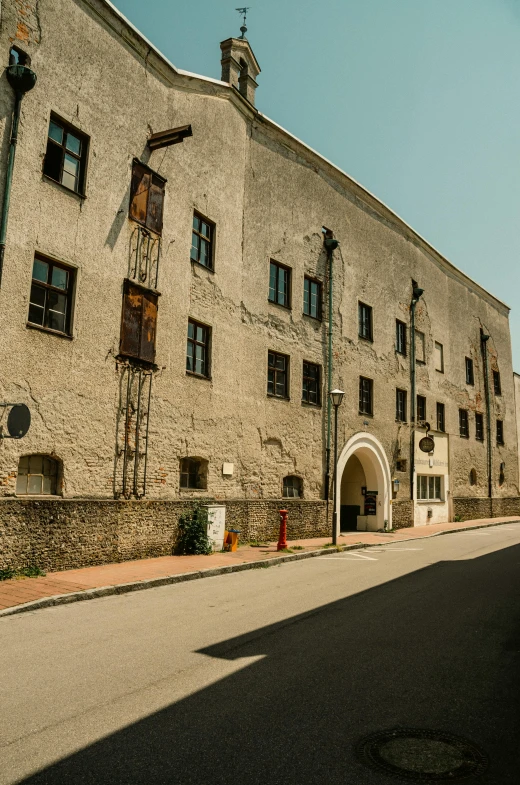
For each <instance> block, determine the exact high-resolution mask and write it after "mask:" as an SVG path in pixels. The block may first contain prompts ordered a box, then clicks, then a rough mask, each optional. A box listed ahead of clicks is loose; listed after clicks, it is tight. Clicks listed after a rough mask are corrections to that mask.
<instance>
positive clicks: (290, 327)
mask: <svg viewBox="0 0 520 785" xmlns="http://www.w3.org/2000/svg"><path fill="white" fill-rule="evenodd" d="M220 46H221V63H222V80H216V79H210V78H207V77H202V76H198V75H194V74H191V73H187V72H185V71H181V70H179V69H177V68H175V67H174V66H173V65H172V64H171V63H170V62H168V60H167V59H166V58H165V57H163V56H162V55H161V54H160V53H159V52H158V51H157V50H156V49H155V48H154V47H153V46H152V45H151V44H150V43H149V42H148V41H147V40H146V39H145V38H144V37H143V36H142V35H141V34H140V33H139V32H138V31H137V30H136V29H135V28H134V27H133V26H132V25H130V24H129V23H128V22H127V21H126V20H125V19H124V17H123V16H122V15H121V14H120V13H119V12H118V11H116V10H115V9H114V8H113V6H112V5H111V4H110V3H108V2H104V0H39V2H36V0H24V2H23V3H22V2H20V0H8V2H6V1H5V0H4V2H2V11H1V37H0V52H3V57H4V64H5V67H6V70H5V71H4V73H3V76H2V80H1V83H0V102H1V110H2V111H1V115H0V123H1V127H2V140H3V141H2V149H1V184H2V188H3V196H2V204H3V209H4V215H5V216H6V219H7V233H6V236H5V252H4V251H3V250H2V251H1V252H2V253H3V269H2V278H1V289H0V320H1V326H0V335H1V345H0V353H1V357H0V367H1V369H2V370H1V375H0V399H1V400H2V401H4V402H10V403H12V402H15V403H16V402H18V403H25V404H27V405H28V406H29V408H30V410H31V413H32V425H31V428H30V430H29V432H28V433H27V435H26V436H25V437H24V438H23V439H19V440H17V439H3V440H1V442H0V493H1V494H2V498H1V500H0V538H1V539H0V544H1V548H2V552H3V560H4V562H9V563H11V564H14V565H17V564H21V563H22V562H28V561H33V562H37V563H40V564H43V565H44V566H72V565H75V564H86V563H94V562H99V561H105V560H108V559H110V560H114V559H120V558H128V557H134V556H141V555H149V554H159V553H167V552H169V550H170V549H171V547H172V543H173V542H174V540H175V531H176V522H177V519H178V515H179V513H180V512H181V511H182V510H184V509H185V508H186V507H187V506H189V505H191V504H192V503H193V501H194V500H195V499H202V500H204V501H205V502H207V503H210V502H219V503H221V504H224V505H225V507H226V516H227V521H228V524H234V525H236V526H237V527H238V528H240V529H241V530H242V536H243V537H245V538H253V537H266V536H273V534H274V533H275V532H276V530H277V525H278V510H279V508H280V506H281V505H285V504H287V505H289V533H290V534H292V535H298V536H301V535H307V536H311V535H313V534H314V535H320V534H325V533H326V532H328V531H330V517H331V511H332V501H331V499H329V500H328V501H327V495H329V496H330V494H329V490H328V489H330V484H331V482H330V480H331V475H332V464H333V450H332V448H333V446H334V445H333V440H332V436H333V429H329V422H330V420H332V421H333V416H332V412H331V411H330V406H329V404H328V395H327V391H328V389H329V378H330V382H331V385H332V387H335V388H340V389H341V390H343V391H344V393H345V395H344V399H343V402H342V404H341V406H340V407H339V410H338V451H337V452H338V463H337V469H338V489H339V490H338V498H337V511H338V525H339V526H340V527H341V529H344V530H348V529H355V528H365V527H366V528H369V529H382V528H384V527H385V526H388V527H390V526H392V525H393V526H394V527H395V526H411V525H414V524H415V525H419V524H424V523H426V522H427V521H438V520H447V519H452V518H453V517H454V516H461V517H463V518H468V517H479V516H484V515H489V514H492V513H494V514H507V513H511V512H512V513H515V514H516V513H517V512H520V500H519V489H518V451H517V434H516V425H515V404H514V392H513V373H512V365H511V346H510V335H509V324H508V310H509V309H508V307H507V306H506V305H504V304H503V303H502V302H500V301H499V300H497V299H496V298H495V297H493V295H491V294H489V293H488V292H487V291H485V290H484V289H483V288H482V287H480V286H479V285H478V284H477V283H475V282H474V281H472V280H471V279H470V278H469V277H468V276H467V275H465V274H464V273H462V272H460V271H459V270H457V269H456V268H455V267H454V266H453V265H452V264H451V263H450V262H449V261H447V260H446V259H445V258H444V257H443V256H442V255H441V254H440V253H439V252H438V251H436V250H435V249H434V248H432V247H431V246H430V245H429V244H428V243H427V242H426V241H425V240H424V239H423V238H422V237H420V236H419V235H418V234H417V233H416V232H414V230H413V229H411V228H410V227H409V226H408V225H407V224H406V223H404V221H403V220H401V219H400V218H399V217H398V216H397V215H395V213H393V212H392V211H391V210H390V209H389V208H388V207H386V206H385V205H384V204H382V203H381V202H380V201H379V200H378V199H377V198H376V197H374V196H373V195H372V194H370V193H369V192H367V191H366V190H365V189H364V188H363V187H362V186H360V185H359V184H358V183H356V182H355V181H353V180H352V179H351V178H350V177H349V176H348V175H346V174H345V173H344V172H342V171H340V170H339V169H338V168H337V167H335V166H334V165H333V164H331V163H330V162H329V161H327V160H325V159H324V158H322V157H321V156H320V155H319V154H318V153H316V152H315V151H313V150H311V149H309V148H308V147H307V146H306V145H305V144H303V143H302V142H301V141H299V140H298V139H296V138H295V137H294V136H292V135H291V134H289V133H288V132H287V131H285V130H284V129H282V128H280V127H279V126H278V125H277V124H276V123H274V122H273V121H271V120H269V119H268V118H267V117H265V116H264V115H263V114H262V113H261V112H260V111H259V110H258V109H257V107H256V105H255V104H256V103H258V101H256V100H255V91H256V88H257V79H259V73H260V68H259V65H258V63H257V61H256V58H255V56H254V54H253V51H252V49H251V47H250V45H249V43H248V41H247V40H246V39H241V38H230V39H228V40H227V41H224V42H223V43H222V44H221V45H220ZM9 62H10V63H11V66H10V67H9V68H8V65H9ZM28 69H30V71H31V72H33V73H34V74H35V75H36V83H35V85H34V87H32V85H29V84H28V82H27V79H28V80H29V81H30V77H31V74H30V71H29V70H28ZM24 80H25V81H24ZM22 82H23V89H24V90H26V92H24V93H23V94H22V93H20V90H21V89H22V88H21V85H22ZM29 86H31V87H32V89H27V88H28V87H29ZM17 91H18V93H19V95H18V99H17V98H16V94H17ZM17 106H18V107H19V108H21V112H20V121H19V127H18V134H17V144H16V145H15V149H16V156H15V159H14V168H13V173H12V182H11V185H10V187H9V189H8V188H7V187H5V183H6V182H7V181H8V179H9V177H8V170H9V167H8V161H9V154H10V150H11V149H12V148H13V147H14V146H13V145H12V144H10V139H11V137H12V127H13V117H15V116H16V113H17ZM15 135H16V134H15ZM7 190H9V192H10V200H9V204H8V205H7V204H6V203H7V200H6V198H5V196H6V192H7ZM336 241H338V242H339V246H337V247H336V245H337V243H336ZM0 246H1V243H0ZM0 250H1V248H0ZM420 290H422V292H421V291H420ZM414 293H415V294H414ZM329 309H330V314H331V320H330V325H331V327H330V331H329ZM412 316H413V318H414V319H415V329H414V331H413V332H412V322H411V320H412ZM329 332H330V333H331V349H332V351H330V350H329ZM414 336H415V347H414V353H415V362H413V357H412V343H413V341H411V338H412V337H414ZM411 360H412V361H411ZM412 404H413V406H412ZM7 410H8V409H7V408H6V409H5V410H4V414H5V412H7ZM329 416H330V419H329ZM425 423H428V426H429V428H427V427H425ZM4 425H5V422H4ZM331 431H332V432H331ZM427 432H429V436H430V437H433V445H430V451H429V452H423V451H422V449H420V447H419V442H420V441H421V440H422V439H423V438H424V437H425V436H426V434H427ZM4 433H5V432H4ZM328 434H330V437H329V436H328ZM422 444H423V447H424V442H423V443H422ZM432 446H433V450H432V449H431V447H432ZM327 448H329V450H328V449H327ZM328 456H330V457H329V460H327V458H328ZM328 467H329V469H330V471H328Z"/></svg>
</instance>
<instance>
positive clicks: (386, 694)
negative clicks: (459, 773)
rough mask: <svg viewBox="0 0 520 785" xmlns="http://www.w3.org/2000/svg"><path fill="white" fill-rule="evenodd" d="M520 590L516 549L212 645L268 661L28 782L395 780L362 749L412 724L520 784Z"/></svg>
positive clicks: (486, 778) (519, 550) (490, 774)
mask: <svg viewBox="0 0 520 785" xmlns="http://www.w3.org/2000/svg"><path fill="white" fill-rule="evenodd" d="M224 580H225V579H224ZM519 584H520V546H514V547H511V548H505V549H503V550H499V551H497V552H494V553H491V554H489V555H485V556H482V557H480V558H476V559H470V560H467V561H452V562H440V563H437V564H434V565H432V566H430V567H427V568H425V569H423V570H419V571H417V572H414V573H412V574H409V575H406V576H404V577H402V578H399V579H397V580H394V581H390V582H388V583H385V584H383V585H380V586H377V587H375V588H372V589H370V590H368V591H364V592H362V593H360V594H357V595H355V596H352V597H349V598H346V599H344V600H340V601H337V602H334V603H331V604H329V605H325V606H322V607H321V608H319V609H317V610H315V611H314V612H311V613H306V614H302V615H301V616H296V617H293V618H290V619H287V620H286V621H285V622H283V623H279V624H273V625H272V626H268V627H264V628H262V629H258V630H256V631H255V632H253V633H251V634H248V635H244V636H240V637H237V638H233V639H229V640H227V641H225V642H223V643H219V644H218V645H215V646H211V647H209V648H206V649H204V650H203V653H204V654H206V655H207V656H208V657H221V658H226V659H235V658H240V657H247V656H253V655H259V654H260V655H265V656H264V658H263V659H261V660H258V661H257V662H255V663H254V664H252V665H250V666H248V667H246V668H244V669H243V670H240V671H238V672H237V673H235V674H233V675H232V676H229V677H227V678H224V679H222V680H221V681H219V682H218V683H216V684H213V685H211V686H210V687H208V688H206V689H203V690H201V691H200V692H198V693H196V694H194V695H191V696H189V697H187V698H186V699H184V700H182V701H180V702H178V703H176V704H173V705H171V706H169V707H168V708H166V709H164V710H162V711H159V712H157V713H155V714H153V715H151V716H149V717H147V718H146V719H143V720H141V721H139V722H137V723H135V724H133V725H131V726H129V727H126V728H124V729H123V730H121V731H119V732H117V733H114V734H113V735H111V736H109V737H107V738H104V739H102V740H100V741H99V742H97V743H95V744H93V745H92V746H90V747H87V748H86V749H83V750H81V751H80V752H78V753H76V754H73V755H71V756H70V757H68V758H66V759H64V760H62V761H60V762H58V763H56V764H54V765H52V766H50V767H48V768H47V769H45V770H43V771H42V772H40V773H38V774H36V775H33V776H31V777H29V778H27V779H26V780H24V782H25V783H31V785H40V784H43V783H47V784H53V785H54V784H55V783H67V785H76V784H77V783H82V784H83V783H92V784H93V783H96V785H102V784H103V783H110V784H111V785H112V784H114V783H121V784H124V785H133V783H143V785H144V783H146V785H151V784H152V783H154V784H155V783H175V784H177V783H179V784H181V783H182V785H186V784H187V783H197V784H198V785H201V784H202V785H214V784H216V783H239V784H240V785H242V784H247V785H249V783H252V784H253V783H254V784H256V783H258V784H259V785H260V783H261V784H262V785H273V784H274V783H284V785H302V783H313V785H314V783H318V784H319V785H321V784H322V783H323V785H325V784H327V785H329V784H333V783H342V785H345V784H346V783H348V784H349V785H363V783H374V784H377V785H386V783H389V782H395V780H394V779H392V778H391V777H386V776H385V775H382V774H379V773H377V772H372V771H371V770H370V769H368V768H366V767H365V766H364V765H363V764H361V763H359V762H358V761H356V759H355V758H354V756H353V752H352V748H353V744H354V743H355V742H356V741H357V740H358V739H359V738H360V737H362V736H364V735H365V734H369V733H372V732H375V731H378V730H381V729H386V728H392V727H395V726H404V727H422V728H433V729H440V730H444V731H447V732H452V733H456V734H460V735H462V736H465V737H466V738H468V739H469V740H472V741H473V742H474V743H475V744H476V745H477V746H479V747H480V748H482V749H483V750H485V751H486V752H487V754H488V756H489V759H490V765H489V769H488V770H487V771H486V772H485V773H484V775H482V776H481V777H480V778H478V782H479V783H486V784H488V785H507V784H508V783H517V782H518V770H517V756H518V729H519V728H518V714H517V707H518V705H519V702H518V694H519V690H518V687H519V677H518V665H519V659H518V655H519V650H520V628H519V624H518V613H519V612H518V607H517V601H518V597H519V596H520V592H519V588H520V586H519ZM316 591H319V579H318V578H317V579H316ZM258 602H259V603H261V602H262V597H261V596H259V597H258ZM473 781H475V782H477V780H474V779H470V780H466V782H473Z"/></svg>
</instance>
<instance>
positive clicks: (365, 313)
mask: <svg viewBox="0 0 520 785" xmlns="http://www.w3.org/2000/svg"><path fill="white" fill-rule="evenodd" d="M358 312H359V337H360V338H366V340H367V341H371V340H372V308H371V307H370V305H365V303H359V304H358Z"/></svg>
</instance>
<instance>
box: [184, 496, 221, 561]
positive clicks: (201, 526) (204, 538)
mask: <svg viewBox="0 0 520 785" xmlns="http://www.w3.org/2000/svg"><path fill="white" fill-rule="evenodd" d="M175 551H176V553H179V554H182V555H184V556H187V555H196V554H199V555H200V554H203V555H207V554H209V553H211V552H212V547H211V543H210V541H209V540H208V510H207V508H206V507H203V506H202V505H199V504H197V505H196V506H195V507H193V509H192V510H189V511H188V512H185V513H184V514H183V515H181V516H180V518H179V537H178V540H177V547H176V549H175Z"/></svg>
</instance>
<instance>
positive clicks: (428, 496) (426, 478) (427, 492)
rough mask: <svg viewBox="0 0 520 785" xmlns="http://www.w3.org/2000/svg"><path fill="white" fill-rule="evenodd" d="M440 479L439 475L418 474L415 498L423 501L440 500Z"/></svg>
mask: <svg viewBox="0 0 520 785" xmlns="http://www.w3.org/2000/svg"><path fill="white" fill-rule="evenodd" d="M441 480H442V477H440V476H437V477H436V476H434V475H432V476H430V475H426V474H419V475H418V476H417V498H418V499H422V500H424V501H426V500H427V501H433V502H440V501H442V496H441V485H442V483H441Z"/></svg>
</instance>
